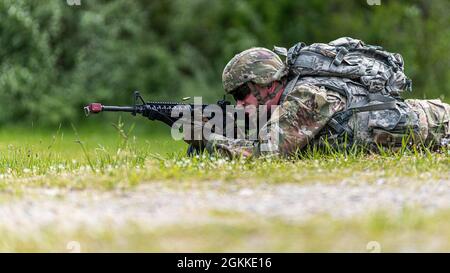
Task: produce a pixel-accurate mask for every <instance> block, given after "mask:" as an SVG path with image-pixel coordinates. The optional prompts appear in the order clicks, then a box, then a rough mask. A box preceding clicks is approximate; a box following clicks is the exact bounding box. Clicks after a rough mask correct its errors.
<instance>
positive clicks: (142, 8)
mask: <svg viewBox="0 0 450 273" xmlns="http://www.w3.org/2000/svg"><path fill="white" fill-rule="evenodd" d="M69 2H76V1H69ZM80 4H81V5H79V6H77V5H69V4H68V2H67V1H63V0H42V1H25V0H0V109H2V114H1V115H0V124H3V125H4V124H8V123H17V122H18V121H23V122H30V121H32V122H35V123H39V124H42V125H55V124H67V123H69V122H81V121H82V120H83V113H82V110H81V108H82V106H84V105H85V104H86V103H88V102H92V101H101V102H104V103H111V104H127V103H129V102H130V97H131V94H132V91H133V90H140V91H141V92H142V93H143V95H144V96H145V98H146V99H148V100H153V99H155V100H156V99H167V100H175V101H179V100H180V99H181V98H182V97H183V96H187V95H189V96H200V95H201V96H203V97H204V101H205V102H209V103H213V102H215V100H217V98H219V97H221V96H222V94H223V91H222V88H221V74H222V69H223V67H224V66H225V64H226V63H227V61H228V60H229V59H230V58H231V57H233V56H234V54H236V53H237V52H239V51H242V50H244V49H247V48H249V47H253V46H263V47H267V48H270V49H271V48H272V47H273V46H274V45H278V46H284V47H289V46H292V45H293V44H295V43H296V42H299V41H303V42H306V43H308V44H309V43H314V42H328V41H330V40H334V39H335V38H337V37H341V36H350V37H354V38H359V39H362V40H363V41H365V42H366V43H368V44H378V45H382V46H383V47H384V48H385V49H387V50H388V51H392V52H399V53H401V54H402V55H403V57H404V60H405V66H406V73H407V75H408V76H409V77H411V78H412V79H413V84H414V86H413V92H412V93H411V94H408V95H407V96H409V97H415V98H441V99H444V100H446V101H449V99H450V81H449V80H450V69H449V68H450V67H449V61H450V58H449V52H450V22H449V14H450V1H448V0H412V1H388V0H381V5H378V6H377V5H368V4H367V1H366V0H357V1H344V0H330V1H319V0H308V1H292V0H279V1H265V0H249V1H243V0H217V1H216V0H168V1H164V0H159V1H156V0H152V1H147V0H133V1H129V0H115V1H106V0H97V1H87V0H80Z"/></svg>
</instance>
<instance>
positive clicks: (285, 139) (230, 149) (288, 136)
mask: <svg viewBox="0 0 450 273" xmlns="http://www.w3.org/2000/svg"><path fill="white" fill-rule="evenodd" d="M344 106H345V99H344V98H342V97H341V96H340V95H339V94H337V93H334V92H327V91H326V90H325V89H320V88H318V87H316V86H312V85H301V86H297V87H296V88H295V89H294V90H293V91H292V92H290V93H289V94H288V95H287V96H286V100H285V101H284V102H283V103H282V104H281V105H280V106H279V107H277V108H276V110H275V112H274V113H273V114H272V117H271V118H270V120H269V121H268V122H267V124H266V125H265V126H264V127H263V129H262V132H261V133H260V135H259V140H258V141H250V140H244V139H230V138H226V137H223V136H219V135H214V136H213V137H212V139H210V140H209V141H208V143H207V145H206V148H207V150H209V151H210V152H218V153H220V154H223V155H227V156H229V157H236V156H238V157H239V156H244V157H248V156H258V155H260V154H262V155H276V154H282V155H288V154H290V153H293V152H295V151H296V150H298V149H301V148H303V147H304V146H305V145H306V144H308V142H309V141H310V140H311V139H313V138H314V136H315V135H316V134H317V133H318V132H319V131H320V130H321V129H322V128H323V127H324V126H325V124H326V123H327V122H328V121H329V120H330V118H331V116H332V115H333V114H334V113H335V112H337V111H340V110H342V109H343V108H344Z"/></svg>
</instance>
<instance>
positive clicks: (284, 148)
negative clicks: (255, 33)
mask: <svg viewBox="0 0 450 273" xmlns="http://www.w3.org/2000/svg"><path fill="white" fill-rule="evenodd" d="M284 75H286V67H285V66H284V64H283V63H282V61H281V60H280V59H279V57H278V56H277V55H276V54H275V53H273V52H272V51H270V50H267V49H263V48H253V49H249V50H246V51H244V52H242V53H240V54H238V55H236V56H235V57H234V58H233V59H232V60H231V61H230V62H229V63H228V64H227V66H226V67H225V69H224V72H223V75H222V80H223V82H224V89H225V91H226V92H228V93H231V92H233V90H234V89H235V88H237V87H238V86H240V85H242V84H245V83H246V82H247V81H253V82H255V83H258V84H263V85H264V84H268V83H270V82H271V81H274V80H279V79H280V78H281V77H282V76H284ZM313 81H314V80H313ZM313 81H311V79H310V81H308V79H307V78H302V79H301V80H299V81H295V82H293V83H295V85H294V86H293V88H286V90H285V91H284V93H285V94H283V96H282V99H281V100H280V103H279V106H278V107H277V108H276V110H275V112H274V113H273V114H272V116H271V118H270V119H269V121H268V122H267V124H266V125H265V126H264V127H263V128H262V131H261V132H260V134H259V140H257V141H251V140H246V139H231V138H226V137H224V136H221V135H217V134H212V135H211V136H210V139H209V141H207V143H206V149H207V150H208V151H209V152H218V153H220V154H224V155H227V156H230V157H235V156H259V155H290V154H293V153H295V152H296V151H298V150H301V149H303V148H304V147H305V146H307V145H308V144H313V145H320V144H322V143H323V142H324V141H325V140H327V141H328V140H329V138H328V137H329V135H328V134H326V130H327V128H328V127H327V125H328V124H329V122H330V120H331V119H332V118H333V115H335V114H336V113H338V112H341V111H343V110H345V109H346V108H347V106H348V105H347V104H349V102H348V101H347V99H348V100H349V101H353V100H355V98H354V97H353V96H350V97H345V96H343V95H341V94H340V93H338V92H335V91H331V90H329V89H326V88H325V87H323V86H321V85H320V82H319V83H318V82H317V78H315V81H316V82H315V84H310V83H311V82H313ZM288 85H289V84H288ZM288 85H287V86H288ZM258 100H259V99H258ZM394 110H395V111H393V110H380V111H366V112H359V113H354V114H353V115H352V116H351V117H350V120H349V121H348V126H349V128H350V130H351V133H352V136H353V137H352V143H355V144H360V145H369V146H372V147H378V146H390V147H396V146H399V145H401V144H402V142H403V141H404V139H405V136H410V138H409V139H408V143H409V142H411V143H422V144H425V145H430V146H435V147H436V146H439V145H443V144H445V143H446V142H448V140H449V138H450V105H449V104H446V103H443V102H441V101H440V100H414V99H413V100H405V101H401V100H399V101H397V102H395V109H394ZM333 141H335V143H339V142H340V143H343V142H344V141H345V136H342V135H341V136H339V138H337V139H334V140H333ZM263 145H264V147H265V149H262V146H263Z"/></svg>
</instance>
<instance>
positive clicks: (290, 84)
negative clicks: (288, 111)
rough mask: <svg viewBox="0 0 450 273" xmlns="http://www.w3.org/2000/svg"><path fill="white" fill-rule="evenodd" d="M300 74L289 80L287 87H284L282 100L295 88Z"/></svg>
mask: <svg viewBox="0 0 450 273" xmlns="http://www.w3.org/2000/svg"><path fill="white" fill-rule="evenodd" d="M299 76H300V75H296V76H295V77H294V78H293V79H292V80H290V81H289V82H288V84H287V85H286V88H284V90H283V93H282V94H281V97H280V102H282V101H284V100H285V99H286V96H287V95H288V94H289V93H291V91H292V90H293V89H294V87H295V85H296V84H297V81H298V78H299Z"/></svg>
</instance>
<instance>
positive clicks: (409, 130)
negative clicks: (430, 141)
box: [367, 102, 421, 147]
mask: <svg viewBox="0 0 450 273" xmlns="http://www.w3.org/2000/svg"><path fill="white" fill-rule="evenodd" d="M367 126H368V129H369V132H371V135H372V141H373V143H375V144H377V145H383V146H391V147H398V146H401V145H402V143H403V142H404V141H407V143H417V142H419V141H421V138H420V128H419V119H418V116H417V114H416V113H415V112H414V111H413V110H412V109H411V107H409V106H408V105H407V104H406V103H404V102H397V103H396V108H395V109H389V110H381V111H373V112H370V113H369V120H368V124H367Z"/></svg>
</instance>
